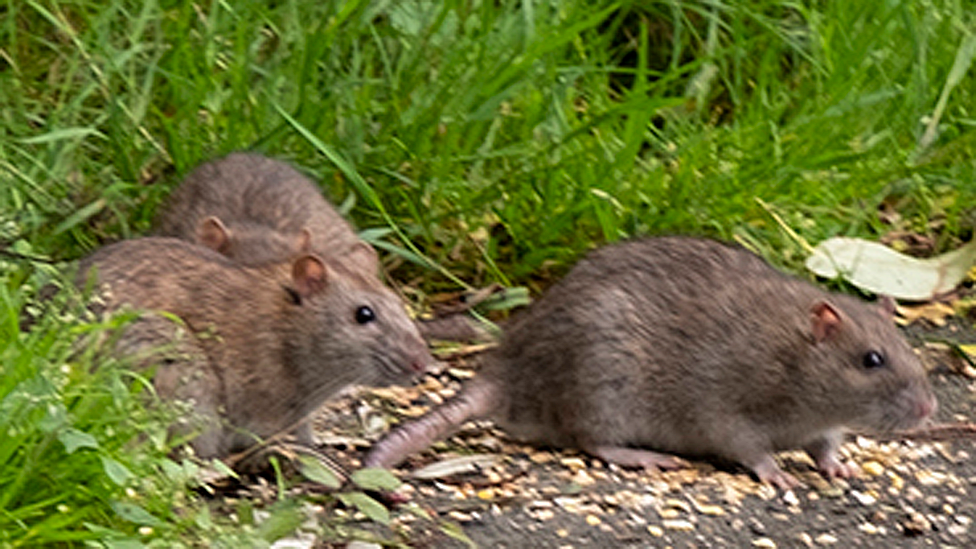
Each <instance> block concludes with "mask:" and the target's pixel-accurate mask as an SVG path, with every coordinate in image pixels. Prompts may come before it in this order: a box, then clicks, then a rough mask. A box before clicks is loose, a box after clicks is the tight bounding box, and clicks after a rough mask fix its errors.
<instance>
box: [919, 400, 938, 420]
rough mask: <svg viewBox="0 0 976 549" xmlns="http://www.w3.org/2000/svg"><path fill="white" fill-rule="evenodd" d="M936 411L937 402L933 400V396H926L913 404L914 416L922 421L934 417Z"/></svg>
mask: <svg viewBox="0 0 976 549" xmlns="http://www.w3.org/2000/svg"><path fill="white" fill-rule="evenodd" d="M938 409H939V402H938V401H937V400H935V396H933V395H927V398H925V399H923V400H921V401H919V402H917V403H916V404H915V415H917V416H918V417H920V418H922V419H924V418H927V417H931V416H933V415H935V412H936V411H937V410H938Z"/></svg>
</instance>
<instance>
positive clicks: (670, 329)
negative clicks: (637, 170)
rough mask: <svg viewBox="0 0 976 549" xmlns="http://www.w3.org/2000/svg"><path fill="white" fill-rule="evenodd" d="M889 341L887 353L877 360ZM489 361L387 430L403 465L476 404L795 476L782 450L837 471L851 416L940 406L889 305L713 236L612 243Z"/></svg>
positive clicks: (540, 432) (551, 425)
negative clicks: (784, 465) (829, 287)
mask: <svg viewBox="0 0 976 549" xmlns="http://www.w3.org/2000/svg"><path fill="white" fill-rule="evenodd" d="M869 351H877V352H878V353H880V354H881V356H883V357H884V358H885V361H886V364H885V365H883V366H880V367H876V368H866V367H865V366H864V361H865V354H866V353H868V352H869ZM487 360H488V362H487V364H486V368H485V371H484V374H483V375H482V376H481V377H480V378H479V379H476V380H475V382H474V383H473V384H472V385H471V387H469V388H467V389H466V390H465V391H462V395H461V396H460V398H459V399H457V400H456V401H454V402H448V403H447V404H445V405H444V406H443V407H442V409H440V410H435V412H434V413H433V414H432V415H431V416H428V417H425V418H422V419H420V420H417V421H415V422H413V423H408V424H406V425H405V426H403V427H401V428H400V429H398V430H397V431H395V432H393V433H391V434H390V435H388V436H387V438H386V439H384V440H383V441H380V442H379V443H377V445H376V446H375V447H374V449H373V450H372V451H371V453H370V455H369V456H368V457H367V459H366V464H367V465H390V464H394V463H396V462H398V461H399V460H401V459H403V458H404V457H405V456H406V455H407V454H409V453H410V452H413V451H417V450H419V449H422V448H424V447H426V446H427V445H428V444H429V443H430V442H431V441H432V440H434V439H436V438H437V437H440V436H443V435H444V434H446V433H447V432H448V431H450V430H451V429H452V428H453V427H454V426H456V425H459V424H460V423H461V422H463V421H464V420H465V419H466V418H468V417H471V416H477V415H491V416H492V417H494V418H496V419H497V420H498V421H499V423H500V424H501V425H502V426H503V427H505V428H506V429H508V430H510V431H511V432H512V433H514V434H517V435H521V436H524V437H526V438H530V439H533V440H537V441H542V442H546V443H550V444H555V445H559V446H568V447H577V448H581V449H584V450H586V451H589V452H590V453H593V454H594V455H597V456H600V457H603V458H605V459H607V460H609V461H615V462H619V463H622V464H625V465H643V466H648V467H654V466H659V467H671V466H675V465H676V464H677V461H676V460H674V458H673V457H671V456H667V455H664V454H658V453H656V452H653V451H649V450H647V449H653V450H658V451H662V452H673V453H677V454H684V455H695V456H699V455H711V456H718V457H723V458H727V459H731V460H734V461H737V462H739V463H742V464H744V465H746V466H747V467H749V468H750V469H752V470H753V471H755V472H756V474H757V475H758V476H759V477H760V478H761V479H762V480H765V481H767V482H770V483H772V484H775V485H778V486H781V487H789V486H793V485H795V484H796V481H795V480H794V479H793V478H792V477H791V476H789V475H788V474H787V473H785V472H783V471H781V470H780V469H779V467H778V466H777V465H776V463H775V461H774V460H773V458H772V454H773V452H775V451H778V450H784V449H791V448H805V449H807V450H808V452H809V453H810V454H811V456H812V457H813V458H814V459H815V460H816V461H817V463H818V466H819V467H820V469H821V470H822V471H823V472H824V473H825V474H827V475H828V476H848V475H850V474H852V473H853V470H852V469H850V468H848V467H847V466H845V465H843V464H841V463H840V462H839V461H838V459H837V447H838V445H839V443H840V440H841V434H842V432H843V430H844V429H845V428H852V429H861V430H869V431H890V430H892V429H899V428H907V427H911V426H914V425H917V424H918V423H920V422H921V421H922V420H924V419H925V418H926V417H928V416H929V415H931V414H932V413H933V411H934V409H935V398H934V397H933V395H932V393H931V389H930V387H929V384H928V381H927V379H926V377H925V371H924V369H923V368H922V366H921V364H920V362H919V360H918V358H917V357H916V356H915V354H914V352H913V351H912V350H911V348H910V347H909V346H908V345H907V344H906V343H905V341H904V340H903V338H902V337H901V335H900V334H899V333H898V331H897V329H896V328H895V327H894V326H893V324H892V322H891V321H890V318H889V317H888V316H887V315H886V314H885V313H884V312H883V311H881V310H879V309H878V308H875V307H871V306H868V305H866V304H864V303H863V302H861V301H860V300H857V299H854V298H851V297H849V296H845V295H840V294H831V293H827V292H824V291H823V290H820V289H818V288H817V287H815V286H813V285H811V284H809V283H807V282H804V281H801V280H798V279H794V278H790V277H787V276H784V275H782V274H781V273H779V272H777V271H776V270H774V269H773V268H771V267H770V266H768V265H767V264H766V263H765V262H763V261H762V260H761V259H760V258H759V257H757V256H755V255H753V254H751V253H749V252H747V251H745V250H742V249H739V248H735V247H731V246H727V245H723V244H721V243H717V242H714V241H710V240H703V239H695V238H683V237H666V238H650V239H644V240H635V241H631V242H626V243H622V244H617V245H612V246H607V247H605V248H602V249H600V250H597V251H595V252H593V253H591V254H589V255H588V256H587V257H586V258H585V259H583V260H582V261H580V262H579V264H577V265H576V267H575V268H574V269H573V270H572V271H571V272H570V273H569V275H567V276H566V278H565V279H563V280H562V281H561V282H559V283H557V284H556V285H554V286H553V287H552V288H551V289H550V290H549V291H548V292H547V293H546V295H545V296H543V297H542V298H541V299H540V300H539V301H538V302H537V303H535V304H534V305H533V306H532V307H531V308H529V309H528V310H527V311H525V312H524V314H521V315H519V316H517V317H516V318H515V319H513V320H512V322H511V323H510V324H509V325H508V326H507V327H506V328H505V334H504V336H503V338H502V342H501V344H500V346H499V348H498V349H497V351H496V352H495V353H494V354H492V355H490V356H489V357H488V359H487Z"/></svg>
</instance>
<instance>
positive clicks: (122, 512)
mask: <svg viewBox="0 0 976 549" xmlns="http://www.w3.org/2000/svg"><path fill="white" fill-rule="evenodd" d="M110 505H111V506H112V509H113V510H114V511H115V514H117V515H118V516H119V517H121V518H122V519H123V520H127V521H129V522H131V523H134V524H141V525H143V526H159V525H160V524H162V522H161V521H160V520H159V519H158V518H156V517H155V516H153V515H152V514H151V513H150V512H149V511H146V510H145V509H143V508H142V507H140V506H138V505H136V504H135V503H132V502H129V501H118V500H115V501H112V502H110Z"/></svg>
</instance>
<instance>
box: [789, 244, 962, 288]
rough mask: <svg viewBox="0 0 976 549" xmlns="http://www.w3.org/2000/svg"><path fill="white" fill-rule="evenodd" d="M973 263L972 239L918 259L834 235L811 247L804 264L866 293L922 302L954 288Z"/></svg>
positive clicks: (882, 247)
mask: <svg viewBox="0 0 976 549" xmlns="http://www.w3.org/2000/svg"><path fill="white" fill-rule="evenodd" d="M974 262H976V240H973V241H971V242H969V243H968V244H966V245H964V246H963V247H961V248H959V249H958V250H953V251H951V252H948V253H944V254H942V255H940V256H936V257H931V258H928V259H919V258H915V257H910V256H907V255H904V254H900V253H898V252H896V251H895V250H892V249H891V248H888V247H887V246H884V245H883V244H879V243H877V242H871V241H868V240H863V239H860V238H848V237H834V238H828V239H827V240H824V241H823V242H821V243H820V244H818V245H817V247H816V248H814V250H813V254H812V255H811V256H810V257H808V258H807V261H806V266H807V268H808V269H810V270H811V271H813V272H814V273H816V274H818V275H820V276H823V277H826V278H836V277H838V276H839V277H842V278H844V279H845V280H847V281H848V282H850V283H851V284H853V285H855V286H857V287H858V288H861V289H863V290H867V291H869V292H873V293H876V294H884V295H889V296H892V297H894V298H898V299H908V300H914V301H924V300H929V299H932V298H933V297H935V296H937V295H939V294H942V293H945V292H948V291H950V290H952V289H953V288H955V287H956V286H957V285H958V284H959V283H960V282H961V281H962V280H963V279H964V278H965V276H966V272H967V271H968V270H969V268H970V267H971V266H972V265H973V263H974Z"/></svg>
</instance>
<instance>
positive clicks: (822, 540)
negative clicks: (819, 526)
mask: <svg viewBox="0 0 976 549" xmlns="http://www.w3.org/2000/svg"><path fill="white" fill-rule="evenodd" d="M814 541H816V542H817V543H818V544H819V545H833V544H835V543H837V541H838V540H837V536H835V535H833V534H828V533H823V534H820V535H819V536H817V537H816V538H815V539H814Z"/></svg>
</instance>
